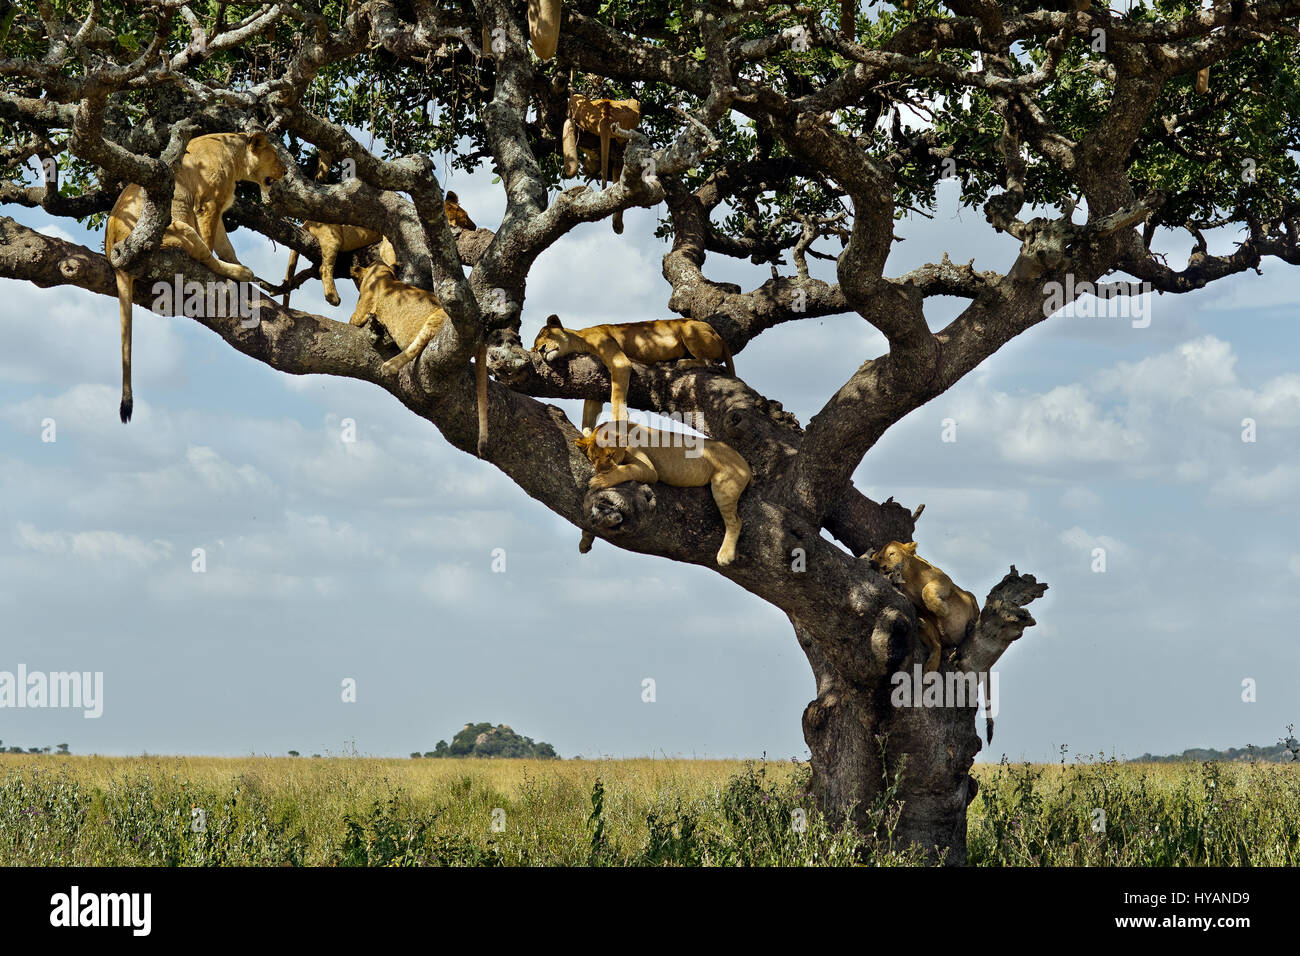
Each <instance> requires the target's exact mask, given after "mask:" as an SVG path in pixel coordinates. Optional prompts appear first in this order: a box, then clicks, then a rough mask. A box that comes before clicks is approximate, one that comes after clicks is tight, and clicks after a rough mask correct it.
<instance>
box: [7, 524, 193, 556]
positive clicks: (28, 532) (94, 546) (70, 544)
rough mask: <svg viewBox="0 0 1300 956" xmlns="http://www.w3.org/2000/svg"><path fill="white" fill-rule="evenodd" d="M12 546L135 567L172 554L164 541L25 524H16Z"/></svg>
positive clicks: (168, 545) (107, 532)
mask: <svg viewBox="0 0 1300 956" xmlns="http://www.w3.org/2000/svg"><path fill="white" fill-rule="evenodd" d="M14 543H15V544H16V545H17V546H18V547H20V548H22V549H23V550H26V551H34V552H37V553H39V554H43V555H70V556H72V557H76V558H84V559H86V560H89V561H113V560H117V559H121V560H124V561H128V562H130V563H132V564H136V565H145V564H153V563H154V562H156V561H160V560H162V559H164V558H167V557H169V556H170V555H171V553H172V546H171V544H170V543H168V542H166V541H157V540H155V541H144V540H142V539H140V538H137V537H134V536H133V535H126V534H119V533H118V532H116V531H38V530H37V529H36V527H35V526H34V525H32V524H29V523H27V522H25V521H20V522H19V523H18V524H17V525H16V527H15V529H14Z"/></svg>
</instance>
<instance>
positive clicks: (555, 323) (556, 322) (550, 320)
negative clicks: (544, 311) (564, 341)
mask: <svg viewBox="0 0 1300 956" xmlns="http://www.w3.org/2000/svg"><path fill="white" fill-rule="evenodd" d="M546 325H547V327H548V328H552V329H562V328H564V326H563V325H561V324H560V317H559V316H558V315H548V316H547V317H546Z"/></svg>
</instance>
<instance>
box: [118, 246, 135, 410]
mask: <svg viewBox="0 0 1300 956" xmlns="http://www.w3.org/2000/svg"><path fill="white" fill-rule="evenodd" d="M114 273H115V275H116V277H117V304H118V311H119V312H120V313H121V317H122V404H121V405H119V406H118V415H119V416H120V417H121V419H122V424H123V425H125V424H126V423H127V422H129V421H130V420H131V410H132V409H133V408H134V406H135V402H134V400H133V399H132V397H131V309H132V306H133V301H132V300H133V299H134V298H135V280H134V279H132V278H131V277H130V276H129V275H127V274H126V273H125V272H123V271H122V270H121V269H116V270H114Z"/></svg>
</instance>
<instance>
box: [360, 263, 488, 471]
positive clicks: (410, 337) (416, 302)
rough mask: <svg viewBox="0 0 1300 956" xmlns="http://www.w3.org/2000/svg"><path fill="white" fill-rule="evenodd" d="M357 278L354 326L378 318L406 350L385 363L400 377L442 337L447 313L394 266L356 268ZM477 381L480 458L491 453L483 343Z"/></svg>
mask: <svg viewBox="0 0 1300 956" xmlns="http://www.w3.org/2000/svg"><path fill="white" fill-rule="evenodd" d="M352 274H353V277H354V278H356V279H357V283H358V285H359V286H360V288H361V298H360V299H359V301H358V302H357V308H356V311H355V312H353V313H352V319H351V322H352V324H353V325H357V326H360V325H365V324H366V319H368V318H369V317H370V316H372V315H373V316H374V317H375V319H376V320H377V321H378V322H379V324H380V325H382V326H383V327H384V329H385V330H387V332H388V334H389V335H390V336H392V338H393V341H394V342H396V343H397V347H398V348H399V349H401V350H402V352H401V354H400V355H396V356H394V357H393V358H391V359H389V360H388V361H387V362H385V363H384V367H383V371H384V373H385V374H396V373H397V372H398V371H400V370H401V369H402V367H403V366H405V365H406V364H407V363H409V362H410V361H412V360H413V359H415V358H417V357H418V356H419V354H420V353H421V352H422V351H424V347H425V346H426V345H428V344H429V341H430V340H431V339H432V338H433V337H434V336H435V335H437V334H438V330H439V329H441V328H442V326H443V323H444V322H446V321H447V313H446V311H445V310H444V309H443V307H442V305H441V304H440V303H439V302H438V300H437V298H436V297H435V296H434V294H433V293H432V292H428V291H426V290H425V289H419V288H416V287H415V286H413V285H408V284H407V283H405V282H401V281H399V280H398V279H397V277H396V276H395V275H394V274H393V269H392V266H389V265H386V264H384V263H378V262H377V263H375V264H374V265H370V266H365V267H364V268H359V269H358V268H354V269H353V273H352ZM474 377H475V386H476V393H477V398H478V455H479V457H480V458H482V457H483V453H484V451H486V450H487V440H488V421H487V411H488V408H487V345H486V343H483V342H480V343H479V346H478V351H477V352H475V353H474Z"/></svg>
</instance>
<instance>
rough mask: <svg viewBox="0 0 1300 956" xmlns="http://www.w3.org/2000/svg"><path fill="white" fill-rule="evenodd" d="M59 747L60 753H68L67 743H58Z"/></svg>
mask: <svg viewBox="0 0 1300 956" xmlns="http://www.w3.org/2000/svg"><path fill="white" fill-rule="evenodd" d="M58 749H59V753H61V754H66V753H67V752H68V745H67V744H59V745H58Z"/></svg>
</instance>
